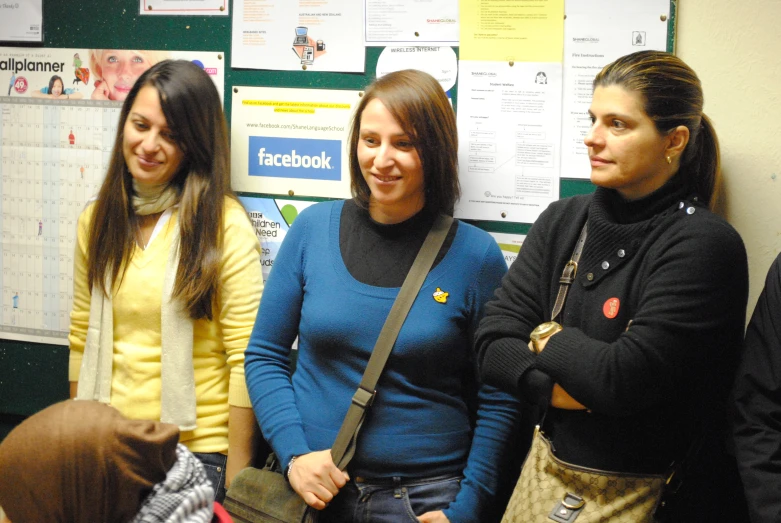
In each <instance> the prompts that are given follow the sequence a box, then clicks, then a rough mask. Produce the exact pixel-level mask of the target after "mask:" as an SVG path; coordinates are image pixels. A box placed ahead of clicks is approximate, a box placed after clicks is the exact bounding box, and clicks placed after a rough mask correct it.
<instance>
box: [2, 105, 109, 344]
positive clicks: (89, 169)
mask: <svg viewBox="0 0 781 523" xmlns="http://www.w3.org/2000/svg"><path fill="white" fill-rule="evenodd" d="M120 110H121V103H118V102H108V101H98V100H62V101H59V100H57V101H54V100H36V99H30V98H17V97H6V96H0V143H2V153H1V156H2V161H1V163H0V194H2V198H1V199H0V230H2V233H3V234H2V237H3V239H2V242H0V249H2V256H1V257H0V260H1V261H0V263H1V264H2V265H1V266H0V288H2V310H1V311H0V337H3V338H10V339H18V340H26V341H36V342H42V343H55V344H61V345H67V336H68V328H69V324H70V308H71V304H72V301H73V251H74V247H75V243H76V226H77V221H78V217H79V214H80V213H81V211H82V210H83V209H84V206H85V204H86V203H87V202H88V200H89V199H90V198H93V197H94V196H95V195H96V194H97V192H98V190H99V188H100V184H101V182H102V181H103V176H104V175H105V172H106V169H107V166H108V162H109V158H110V156H111V149H112V147H113V144H114V137H115V136H116V131H117V121H118V119H119V113H120Z"/></svg>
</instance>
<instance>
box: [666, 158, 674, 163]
mask: <svg viewBox="0 0 781 523" xmlns="http://www.w3.org/2000/svg"><path fill="white" fill-rule="evenodd" d="M667 163H669V164H671V163H673V159H672V158H670V157H669V156H668V157H667Z"/></svg>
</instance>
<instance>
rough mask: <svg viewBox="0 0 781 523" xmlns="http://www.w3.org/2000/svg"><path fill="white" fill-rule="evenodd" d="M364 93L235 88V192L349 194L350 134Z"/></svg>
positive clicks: (232, 156) (341, 195)
mask: <svg viewBox="0 0 781 523" xmlns="http://www.w3.org/2000/svg"><path fill="white" fill-rule="evenodd" d="M360 94H362V93H361V92H360V91H342V90H336V89H284V88H275V87H247V86H235V87H234V93H233V97H232V102H231V106H232V108H233V117H232V118H231V186H232V187H233V189H234V190H236V191H243V192H252V193H260V194H279V195H285V194H287V195H291V196H317V197H325V198H350V196H351V194H350V174H349V160H348V156H347V153H346V151H347V146H346V143H347V133H348V130H349V128H350V119H351V118H352V115H353V110H354V108H355V106H356V105H357V104H358V102H359V101H360V96H359V95H360Z"/></svg>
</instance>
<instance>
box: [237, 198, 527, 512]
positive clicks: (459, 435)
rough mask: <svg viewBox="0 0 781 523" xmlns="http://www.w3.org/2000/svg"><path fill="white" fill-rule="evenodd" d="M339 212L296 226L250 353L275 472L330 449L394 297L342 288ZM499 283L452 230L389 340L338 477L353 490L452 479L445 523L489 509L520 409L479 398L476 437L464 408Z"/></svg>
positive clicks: (493, 251) (472, 232) (466, 234)
mask: <svg viewBox="0 0 781 523" xmlns="http://www.w3.org/2000/svg"><path fill="white" fill-rule="evenodd" d="M342 206H343V202H325V203H321V204H317V205H314V206H312V207H310V208H308V209H307V210H305V211H304V212H303V213H301V215H300V216H299V217H298V218H297V219H296V221H295V223H294V225H293V226H292V227H291V229H290V231H289V232H288V234H287V237H286V238H285V241H284V243H283V245H282V247H281V249H280V251H279V254H278V256H277V258H276V261H275V263H274V269H273V270H272V272H271V275H270V276H269V279H268V281H267V283H266V287H265V289H264V292H263V299H262V302H261V306H260V310H259V311H258V319H257V322H256V324H255V329H254V332H253V333H252V336H251V338H250V342H249V347H248V348H247V351H246V356H245V359H246V362H245V369H246V377H247V384H248V388H249V393H250V398H251V399H252V404H253V406H254V409H255V413H256V415H257V418H258V421H259V423H260V426H261V428H262V430H263V434H264V436H265V437H266V439H267V440H268V441H269V443H270V444H271V446H272V448H273V449H274V451H275V452H276V453H277V455H278V456H279V458H280V460H281V462H282V463H287V462H288V461H289V460H290V458H291V457H292V456H294V455H299V454H306V453H308V452H312V451H317V450H324V449H328V448H330V447H331V446H332V445H333V442H334V439H335V438H336V434H337V433H338V431H339V427H340V426H341V423H342V420H343V418H344V415H345V413H346V412H347V408H348V406H349V404H350V399H351V397H352V395H353V393H354V392H355V389H356V387H357V386H358V383H359V382H360V379H361V376H362V375H363V371H364V370H365V368H366V364H367V362H368V358H369V355H370V353H371V350H372V348H373V346H374V343H375V341H376V340H377V337H378V335H379V332H380V329H381V328H382V325H383V323H384V322H385V318H386V316H387V314H388V312H389V311H390V308H391V305H392V304H393V301H394V299H395V298H396V295H397V294H398V290H399V289H398V288H381V287H374V286H370V285H366V284H363V283H360V282H358V281H357V280H355V279H354V278H353V277H352V276H351V275H350V273H349V272H348V270H347V268H346V267H345V264H344V262H343V259H342V256H341V252H340V247H339V226H340V217H341V209H342ZM505 272H506V265H505V261H504V259H503V257H502V254H501V251H500V250H499V248H498V246H497V245H496V243H495V242H494V241H493V239H492V238H491V237H490V236H489V235H488V234H486V233H485V232H483V231H480V230H479V229H477V228H475V227H472V226H470V225H468V224H465V223H459V226H458V229H457V232H456V237H455V238H454V240H453V243H452V245H451V247H450V249H449V250H448V252H447V254H446V255H445V257H444V258H443V259H442V261H441V262H440V263H439V264H438V265H437V266H436V267H435V268H434V269H433V270H432V271H431V273H430V274H429V275H428V277H427V278H426V281H425V283H424V284H423V287H422V289H421V291H420V293H419V295H418V298H417V300H416V301H415V303H414V305H413V307H412V309H411V311H410V313H409V316H408V318H407V320H406V322H405V324H404V326H403V328H402V330H401V332H400V334H399V337H398V339H397V342H396V344H395V346H394V349H393V352H392V353H391V356H390V359H389V361H388V364H387V365H386V367H385V370H384V372H383V375H382V378H381V379H380V382H379V384H378V387H377V389H378V393H377V398H376V400H375V402H374V404H373V406H372V408H371V410H370V412H369V415H368V418H367V421H366V422H365V423H364V426H363V428H362V429H361V434H360V437H359V439H358V447H357V451H356V455H355V458H353V460H352V462H351V463H350V466H349V468H348V470H349V471H350V473H351V475H352V477H356V476H365V477H370V478H378V477H392V476H401V477H429V476H439V475H443V474H460V473H462V474H463V475H464V477H465V478H464V481H463V482H462V484H461V485H462V487H461V492H460V493H459V495H458V497H457V498H456V500H455V501H454V502H453V503H452V504H451V505H450V507H449V508H448V509H447V510H446V511H445V514H446V515H447V517H448V518H449V519H450V520H451V521H452V522H453V523H457V522H462V521H486V520H487V519H486V518H485V515H486V514H487V513H489V512H491V511H492V510H494V509H495V508H496V507H494V506H493V505H494V496H495V494H496V492H497V491H498V488H499V481H500V480H499V477H500V474H499V471H500V469H501V468H502V465H503V461H504V460H505V459H506V457H507V453H508V451H509V450H510V449H508V446H509V443H510V442H511V441H512V440H513V434H514V431H515V425H516V419H517V412H518V405H517V403H516V401H515V400H514V399H513V398H512V397H511V396H510V395H507V394H505V393H502V392H499V391H497V390H496V389H493V388H490V387H488V386H481V387H479V392H478V394H477V396H478V398H477V405H478V409H477V413H476V414H477V416H476V425H475V428H474V430H472V428H471V427H470V412H469V407H468V403H469V398H468V396H469V391H470V390H476V387H475V386H474V384H472V385H471V386H470V384H469V383H468V381H469V379H471V378H473V376H474V375H475V371H474V365H475V363H474V361H475V358H474V357H473V347H472V339H473V333H474V331H475V329H476V327H477V324H478V322H479V320H480V318H481V317H482V315H483V306H484V304H485V302H486V301H488V300H489V299H490V298H491V296H492V295H493V291H494V289H495V288H496V287H497V286H498V285H499V283H500V281H501V278H502V276H503V275H504V273H505ZM440 291H441V292H444V293H447V297H446V300H444V302H442V301H443V300H442V298H441V294H439V292H440ZM435 294H436V295H437V296H439V298H440V300H439V301H438V300H435V299H434V296H435ZM296 336H298V338H299V341H298V347H299V358H298V363H297V367H296V372H295V374H293V375H292V379H291V367H290V347H291V344H292V343H293V341H294V340H295V338H296Z"/></svg>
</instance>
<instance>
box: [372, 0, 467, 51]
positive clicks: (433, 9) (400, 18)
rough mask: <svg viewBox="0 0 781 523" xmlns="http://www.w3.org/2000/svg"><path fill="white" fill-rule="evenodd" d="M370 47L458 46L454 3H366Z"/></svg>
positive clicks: (443, 0) (375, 0)
mask: <svg viewBox="0 0 781 523" xmlns="http://www.w3.org/2000/svg"><path fill="white" fill-rule="evenodd" d="M364 8H365V9H366V16H365V17H364V20H365V22H364V23H365V27H364V35H365V42H366V46H367V47H369V46H372V47H382V46H398V45H404V46H410V45H420V46H451V45H453V46H457V45H458V27H459V24H458V3H457V2H454V1H453V0H393V1H392V2H389V1H388V0H364Z"/></svg>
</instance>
